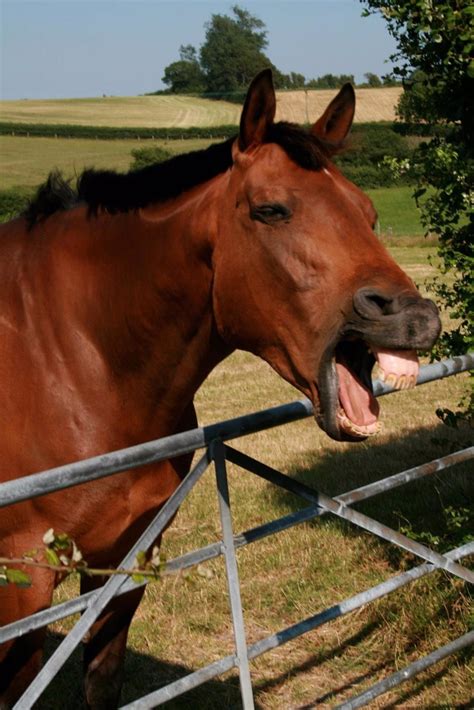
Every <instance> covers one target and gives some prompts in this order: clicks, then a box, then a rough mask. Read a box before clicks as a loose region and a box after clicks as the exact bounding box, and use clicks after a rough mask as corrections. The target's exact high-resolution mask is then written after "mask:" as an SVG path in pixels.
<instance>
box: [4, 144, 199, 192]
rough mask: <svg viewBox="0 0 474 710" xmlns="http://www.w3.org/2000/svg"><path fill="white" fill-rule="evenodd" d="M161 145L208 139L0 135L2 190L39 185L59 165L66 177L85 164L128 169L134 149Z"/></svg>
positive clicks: (173, 148)
mask: <svg viewBox="0 0 474 710" xmlns="http://www.w3.org/2000/svg"><path fill="white" fill-rule="evenodd" d="M153 145H158V146H162V147H164V148H166V149H167V150H169V151H170V152H172V153H180V152H184V151H189V150H197V149H198V148H203V147H205V146H207V145H209V141H208V140H198V139H196V140H183V141H181V140H179V141H151V140H150V141H148V140H147V141H137V140H135V141H132V140H117V141H108V140H88V139H83V138H31V137H29V138H25V137H21V136H0V190H5V189H8V188H10V187H36V186H37V185H39V184H40V183H41V182H43V181H44V180H45V179H46V177H47V176H48V173H49V172H50V171H51V170H53V169H55V168H58V169H59V170H62V171H63V172H64V174H65V175H66V176H67V177H72V176H74V175H77V174H80V173H81V171H82V170H83V169H84V168H88V167H89V168H90V167H96V168H109V169H115V170H128V168H129V166H130V163H131V162H132V156H131V151H132V150H133V149H134V148H137V147H140V146H146V147H151V146H153Z"/></svg>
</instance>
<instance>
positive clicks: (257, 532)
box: [0, 446, 474, 643]
mask: <svg viewBox="0 0 474 710" xmlns="http://www.w3.org/2000/svg"><path fill="white" fill-rule="evenodd" d="M226 451H227V452H228V454H229V460H231V461H234V463H236V465H239V466H241V467H243V468H247V470H249V471H250V472H254V471H253V469H252V465H253V463H255V464H258V466H259V468H265V469H267V470H270V471H273V470H274V469H271V468H270V467H269V466H267V465H266V464H263V463H262V462H260V461H256V460H255V459H252V458H251V457H250V456H247V455H246V454H243V453H242V452H239V451H237V450H236V449H233V448H231V447H229V446H227V447H226ZM234 454H235V455H234ZM237 455H238V458H237ZM473 457H474V447H470V448H468V449H464V450H463V451H456V452H455V453H453V454H448V455H447V456H443V457H442V458H439V459H436V460H434V461H429V462H428V463H425V464H421V465H420V466H416V467H414V468H411V469H409V470H407V471H402V472H401V473H396V474H394V475H393V476H389V477H388V478H385V479H382V480H379V481H375V482H374V483H369V484H368V485H366V486H362V487H360V488H354V489H353V490H352V491H348V492H347V493H342V494H341V495H339V496H336V498H335V500H339V501H342V502H344V503H345V504H346V505H351V504H352V503H354V502H359V501H362V500H367V499H369V498H370V497H372V496H374V495H377V494H379V493H383V492H386V491H387V490H391V489H392V488H395V487H397V486H401V485H404V484H406V483H410V482H411V481H414V480H416V479H418V478H421V477H423V476H426V475H429V474H432V473H437V472H441V471H445V470H446V469H447V468H448V467H450V466H453V465H454V464H457V463H460V462H463V461H466V460H469V459H470V458H473ZM290 480H291V479H290ZM309 490H310V491H311V492H312V489H309ZM325 514H326V511H325V510H324V509H323V508H320V507H318V506H314V505H311V506H309V507H307V508H303V509H301V510H298V511H296V512H294V513H289V514H288V515H285V516H283V517H281V518H278V519H276V520H273V521H271V522H270V523H264V524H263V525H260V526H258V527H255V528H252V529H250V530H246V531H245V532H242V533H239V534H238V535H236V536H235V538H234V545H235V547H236V548H239V547H243V546H245V545H248V544H250V543H252V542H255V541H257V540H260V539H262V538H264V537H266V536H268V535H273V534H274V533H277V532H280V531H282V530H287V529H288V528H291V527H293V526H294V525H298V524H300V523H302V522H307V521H309V520H312V519H313V518H315V517H317V516H319V515H325ZM221 554H222V545H221V543H220V542H215V543H212V544H210V545H206V546H205V547H201V548H199V549H197V550H193V551H191V552H186V553H185V554H183V555H180V556H179V557H176V558H175V559H172V560H168V562H167V563H166V566H165V569H164V573H167V572H170V573H174V572H177V571H179V570H182V569H187V568H189V567H192V566H193V565H195V564H201V563H202V562H206V561H207V560H211V559H214V558H216V557H219V555H221ZM143 586H145V583H144V584H143ZM136 587H137V585H136V584H135V583H134V582H132V581H130V580H129V581H128V582H125V583H124V585H123V586H122V587H121V589H120V590H119V595H122V594H125V593H126V592H128V591H130V589H132V588H136ZM95 593H96V592H95V591H94V592H88V593H87V594H83V595H81V596H80V597H76V598H75V599H70V600H68V601H66V602H63V603H61V604H57V605H55V606H53V607H50V608H48V609H43V610H42V611H39V612H37V613H36V614H32V615H31V616H29V617H26V618H24V619H21V620H19V621H15V622H12V623H11V624H7V625H5V626H2V627H1V628H0V643H3V642H5V641H9V640H10V639H12V638H15V637H16V636H23V635H24V634H25V633H28V632H29V631H33V630H34V629H38V628H41V627H42V626H46V625H47V624H51V623H53V622H54V621H58V620H59V619H64V618H65V617H66V616H70V615H71V614H76V613H78V612H81V611H83V610H84V609H85V608H86V606H87V604H88V601H89V599H90V598H91V597H92V596H93V594H95Z"/></svg>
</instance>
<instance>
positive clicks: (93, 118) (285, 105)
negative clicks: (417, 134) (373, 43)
mask: <svg viewBox="0 0 474 710" xmlns="http://www.w3.org/2000/svg"><path fill="white" fill-rule="evenodd" d="M336 93H337V92H336V91H332V90H320V91H307V92H306V91H288V92H286V91H279V92H277V117H278V119H279V120H285V121H294V122H296V123H306V122H311V121H314V120H316V118H318V116H320V115H321V114H322V113H323V111H324V109H325V108H326V106H327V104H328V103H329V102H330V101H331V99H332V98H333V97H334V96H335V94H336ZM400 93H401V89H400V88H386V89H357V110H356V115H355V120H356V122H365V121H393V119H394V118H395V106H396V104H397V102H398V98H399V96H400ZM240 112H241V107H240V106H239V105H238V104H233V103H229V102H227V101H214V100H211V99H200V98H197V97H192V96H136V97H106V98H94V99H50V100H38V99H34V100H28V101H27V100H22V101H0V120H2V121H15V122H20V123H58V124H67V123H73V124H78V125H88V126H132V127H150V128H159V127H171V126H175V127H179V128H186V127H188V126H221V125H226V124H235V125H237V124H238V122H239V118H240Z"/></svg>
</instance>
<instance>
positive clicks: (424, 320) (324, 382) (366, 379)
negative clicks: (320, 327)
mask: <svg viewBox="0 0 474 710" xmlns="http://www.w3.org/2000/svg"><path fill="white" fill-rule="evenodd" d="M440 331H441V322H440V319H439V314H438V309H437V307H436V305H435V304H434V303H433V302H432V301H430V300H428V299H424V298H421V297H420V296H418V295H417V294H416V293H413V292H406V293H402V294H397V296H389V295H387V294H385V293H383V292H382V291H380V290H378V289H368V288H363V289H360V290H359V291H357V292H356V294H355V295H354V298H353V304H352V312H351V314H350V316H349V318H348V319H347V321H346V323H345V324H344V325H343V327H342V329H341V331H340V333H339V337H338V339H337V340H336V342H334V343H332V344H331V346H330V347H329V348H328V349H327V350H326V352H325V355H324V356H323V358H322V361H321V365H320V368H319V374H318V392H319V402H318V406H317V408H316V409H317V413H316V419H317V421H318V424H319V425H320V426H321V428H322V429H323V430H324V431H326V433H327V434H328V435H329V436H331V437H332V438H333V439H336V440H338V441H357V440H362V439H366V438H367V437H369V436H373V435H374V434H377V433H378V431H379V430H380V423H379V405H378V402H377V401H376V399H375V397H374V395H373V389H372V376H374V377H376V378H377V379H381V380H382V381H384V382H386V383H387V384H388V385H389V386H391V387H392V388H394V389H410V388H412V387H414V386H415V385H416V380H417V376H418V370H419V364H418V357H417V354H416V350H428V349H430V348H431V347H432V346H433V345H434V343H435V341H436V339H437V338H438V336H439V333H440ZM374 365H376V367H375V369H374ZM372 370H374V372H373V373H372Z"/></svg>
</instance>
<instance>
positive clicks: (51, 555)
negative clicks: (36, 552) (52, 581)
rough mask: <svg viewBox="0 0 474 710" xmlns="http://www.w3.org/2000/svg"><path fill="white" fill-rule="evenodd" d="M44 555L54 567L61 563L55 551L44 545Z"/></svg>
mask: <svg viewBox="0 0 474 710" xmlns="http://www.w3.org/2000/svg"><path fill="white" fill-rule="evenodd" d="M44 556H45V557H46V561H47V562H48V564H50V565H53V566H54V567H58V566H60V565H61V560H60V559H59V557H58V556H57V554H56V552H55V551H54V550H52V549H51V548H50V547H45V550H44Z"/></svg>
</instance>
